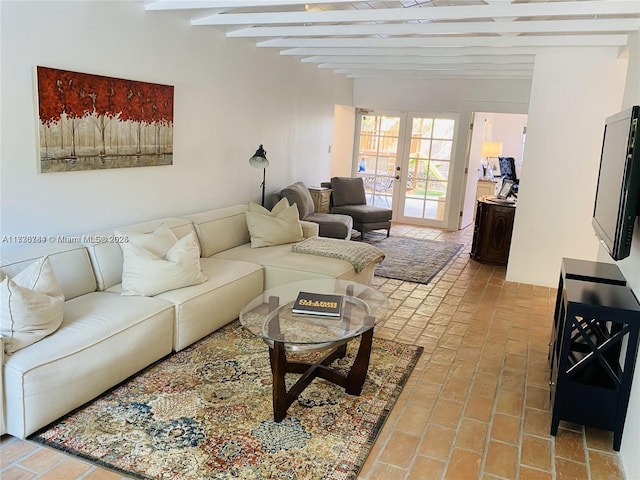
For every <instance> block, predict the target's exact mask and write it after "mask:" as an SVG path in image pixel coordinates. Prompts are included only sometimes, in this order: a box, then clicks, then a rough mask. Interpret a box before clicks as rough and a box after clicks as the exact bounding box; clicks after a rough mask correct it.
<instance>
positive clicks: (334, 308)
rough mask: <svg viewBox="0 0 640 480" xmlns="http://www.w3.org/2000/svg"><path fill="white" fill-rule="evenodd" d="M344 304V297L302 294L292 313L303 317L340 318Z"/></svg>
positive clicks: (297, 299) (310, 293)
mask: <svg viewBox="0 0 640 480" xmlns="http://www.w3.org/2000/svg"><path fill="white" fill-rule="evenodd" d="M342 303H343V297H342V295H334V294H325V293H312V292H300V293H298V298H296V301H295V302H294V304H293V307H292V309H291V311H292V312H293V313H297V314H301V315H321V316H326V317H340V315H341V313H342Z"/></svg>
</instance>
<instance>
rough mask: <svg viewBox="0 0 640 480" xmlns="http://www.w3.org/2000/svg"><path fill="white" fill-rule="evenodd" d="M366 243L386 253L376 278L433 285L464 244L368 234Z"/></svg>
mask: <svg viewBox="0 0 640 480" xmlns="http://www.w3.org/2000/svg"><path fill="white" fill-rule="evenodd" d="M364 241H365V242H367V243H370V244H371V245H375V246H376V247H378V248H379V249H380V250H382V251H383V252H384V253H385V254H386V258H385V259H384V260H383V261H382V262H381V263H379V264H378V265H376V270H375V275H377V276H379V277H385V278H395V279H397V280H404V281H405V282H415V283H429V282H430V281H431V279H433V277H435V276H436V275H437V274H438V272H439V271H440V270H442V269H443V268H444V267H445V265H447V263H449V262H450V261H451V259H453V258H454V257H455V256H456V255H457V254H458V252H459V251H460V249H462V247H463V245H462V244H459V243H452V242H440V241H436V240H426V239H419V238H410V237H393V236H391V237H389V238H387V237H386V236H385V235H384V234H380V233H378V232H368V233H367V234H366V235H365V236H364Z"/></svg>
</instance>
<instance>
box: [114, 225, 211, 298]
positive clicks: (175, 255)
mask: <svg viewBox="0 0 640 480" xmlns="http://www.w3.org/2000/svg"><path fill="white" fill-rule="evenodd" d="M121 247H122V251H123V252H124V264H123V266H122V295H143V296H152V295H157V294H158V293H162V292H166V291H168V290H175V289H176V288H181V287H188V286H189V285H196V284H198V283H202V282H204V281H206V280H207V279H206V278H205V276H204V275H203V274H202V270H201V268H200V248H199V246H198V242H197V241H196V237H195V235H194V234H193V232H191V233H189V234H188V235H186V236H184V237H182V238H181V239H180V240H178V241H177V242H176V244H175V245H174V246H173V247H171V248H170V249H169V251H168V252H167V254H166V255H165V256H164V258H163V257H160V256H158V255H156V254H155V253H153V252H151V251H150V250H147V249H146V248H143V247H140V246H138V245H136V244H135V243H132V242H127V243H122V244H121Z"/></svg>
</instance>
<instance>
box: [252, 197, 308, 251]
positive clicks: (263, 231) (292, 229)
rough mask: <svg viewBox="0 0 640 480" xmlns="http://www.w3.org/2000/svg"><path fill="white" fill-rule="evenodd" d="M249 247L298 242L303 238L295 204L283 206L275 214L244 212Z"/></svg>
mask: <svg viewBox="0 0 640 480" xmlns="http://www.w3.org/2000/svg"><path fill="white" fill-rule="evenodd" d="M245 215H246V217H247V227H249V234H250V235H251V248H259V247H269V246H272V245H282V244H285V243H294V242H299V241H300V240H302V239H303V238H304V236H303V234H302V225H301V224H300V219H299V218H298V207H297V205H295V204H294V205H291V206H289V207H285V208H283V209H282V211H280V212H279V213H278V214H277V215H271V214H269V215H263V214H262V213H256V212H252V211H251V210H249V211H247V212H245Z"/></svg>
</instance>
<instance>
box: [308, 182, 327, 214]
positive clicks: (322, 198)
mask: <svg viewBox="0 0 640 480" xmlns="http://www.w3.org/2000/svg"><path fill="white" fill-rule="evenodd" d="M309 193H310V194H311V198H313V205H314V207H315V212H316V213H329V202H330V200H331V189H330V188H326V187H309Z"/></svg>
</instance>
